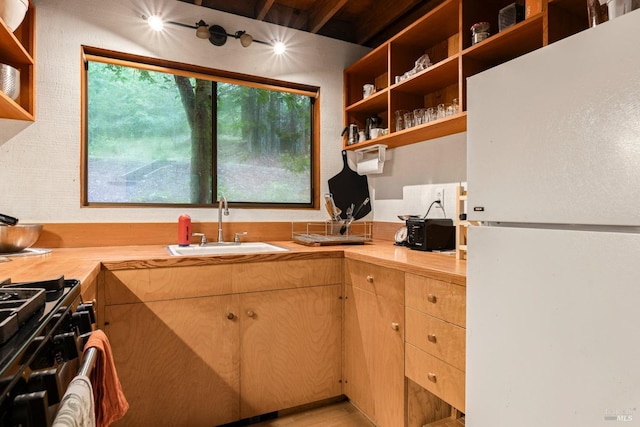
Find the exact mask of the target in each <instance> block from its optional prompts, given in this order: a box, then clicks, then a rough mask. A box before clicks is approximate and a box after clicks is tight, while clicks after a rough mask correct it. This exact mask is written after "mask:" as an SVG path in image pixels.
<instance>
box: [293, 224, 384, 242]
mask: <svg viewBox="0 0 640 427" xmlns="http://www.w3.org/2000/svg"><path fill="white" fill-rule="evenodd" d="M343 226H344V222H343V221H324V222H292V223H291V238H292V239H293V241H294V242H295V243H300V244H301V245H306V246H326V245H362V244H364V243H365V242H370V241H371V240H373V234H372V230H373V223H372V222H369V221H362V222H352V223H351V224H350V225H349V226H348V227H347V228H346V229H345V230H344V233H343V234H341V233H340V230H341V229H342V227H343Z"/></svg>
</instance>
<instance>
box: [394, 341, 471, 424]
mask: <svg viewBox="0 0 640 427" xmlns="http://www.w3.org/2000/svg"><path fill="white" fill-rule="evenodd" d="M405 376H406V377H407V378H410V379H411V380H412V381H414V382H415V383H417V384H419V385H421V386H422V387H424V388H425V389H426V390H428V391H430V392H431V393H433V394H435V395H436V396H438V397H440V398H441V399H442V400H444V401H445V402H447V403H449V404H450V405H452V406H453V407H454V408H456V409H458V410H460V411H462V412H465V408H464V393H465V391H464V372H462V371H461V370H460V369H456V368H454V367H453V366H451V365H449V364H447V363H445V362H443V361H441V360H439V359H437V358H435V357H433V356H432V355H430V354H429V353H427V352H425V351H422V350H420V349H419V348H417V347H415V346H413V345H411V344H407V345H406V346H405Z"/></svg>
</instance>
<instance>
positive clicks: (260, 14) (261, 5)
mask: <svg viewBox="0 0 640 427" xmlns="http://www.w3.org/2000/svg"><path fill="white" fill-rule="evenodd" d="M274 2H275V0H258V1H257V2H256V19H257V20H258V21H264V18H265V16H267V13H269V10H270V9H271V6H273V3H274Z"/></svg>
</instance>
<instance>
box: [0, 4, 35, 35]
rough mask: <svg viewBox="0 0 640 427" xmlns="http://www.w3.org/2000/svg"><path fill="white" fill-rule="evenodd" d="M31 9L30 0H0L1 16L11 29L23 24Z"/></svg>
mask: <svg viewBox="0 0 640 427" xmlns="http://www.w3.org/2000/svg"><path fill="white" fill-rule="evenodd" d="M27 9H29V1H28V0H0V18H2V20H3V21H4V23H5V24H6V26H7V27H9V29H10V30H11V31H15V30H16V28H18V27H19V26H20V24H22V21H23V20H24V16H25V15H26V13H27Z"/></svg>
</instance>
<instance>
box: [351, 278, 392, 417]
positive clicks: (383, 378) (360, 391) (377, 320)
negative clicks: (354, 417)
mask: <svg viewBox="0 0 640 427" xmlns="http://www.w3.org/2000/svg"><path fill="white" fill-rule="evenodd" d="M345 288H346V291H345V296H346V300H345V373H344V379H345V385H344V391H345V394H346V395H347V396H348V397H349V399H350V400H351V401H352V402H353V403H354V404H355V405H356V406H357V407H359V408H360V409H361V410H362V411H364V412H365V413H366V414H367V415H369V416H370V417H371V418H372V419H373V420H374V421H375V422H376V424H377V425H378V426H380V427H395V426H401V425H403V424H404V410H403V408H404V338H403V329H404V327H403V324H404V321H403V319H404V306H403V305H402V304H398V303H394V302H389V301H388V300H386V299H385V298H383V297H381V296H379V295H376V294H375V293H372V292H369V291H365V290H363V289H360V288H357V287H352V286H346V287H345Z"/></svg>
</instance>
